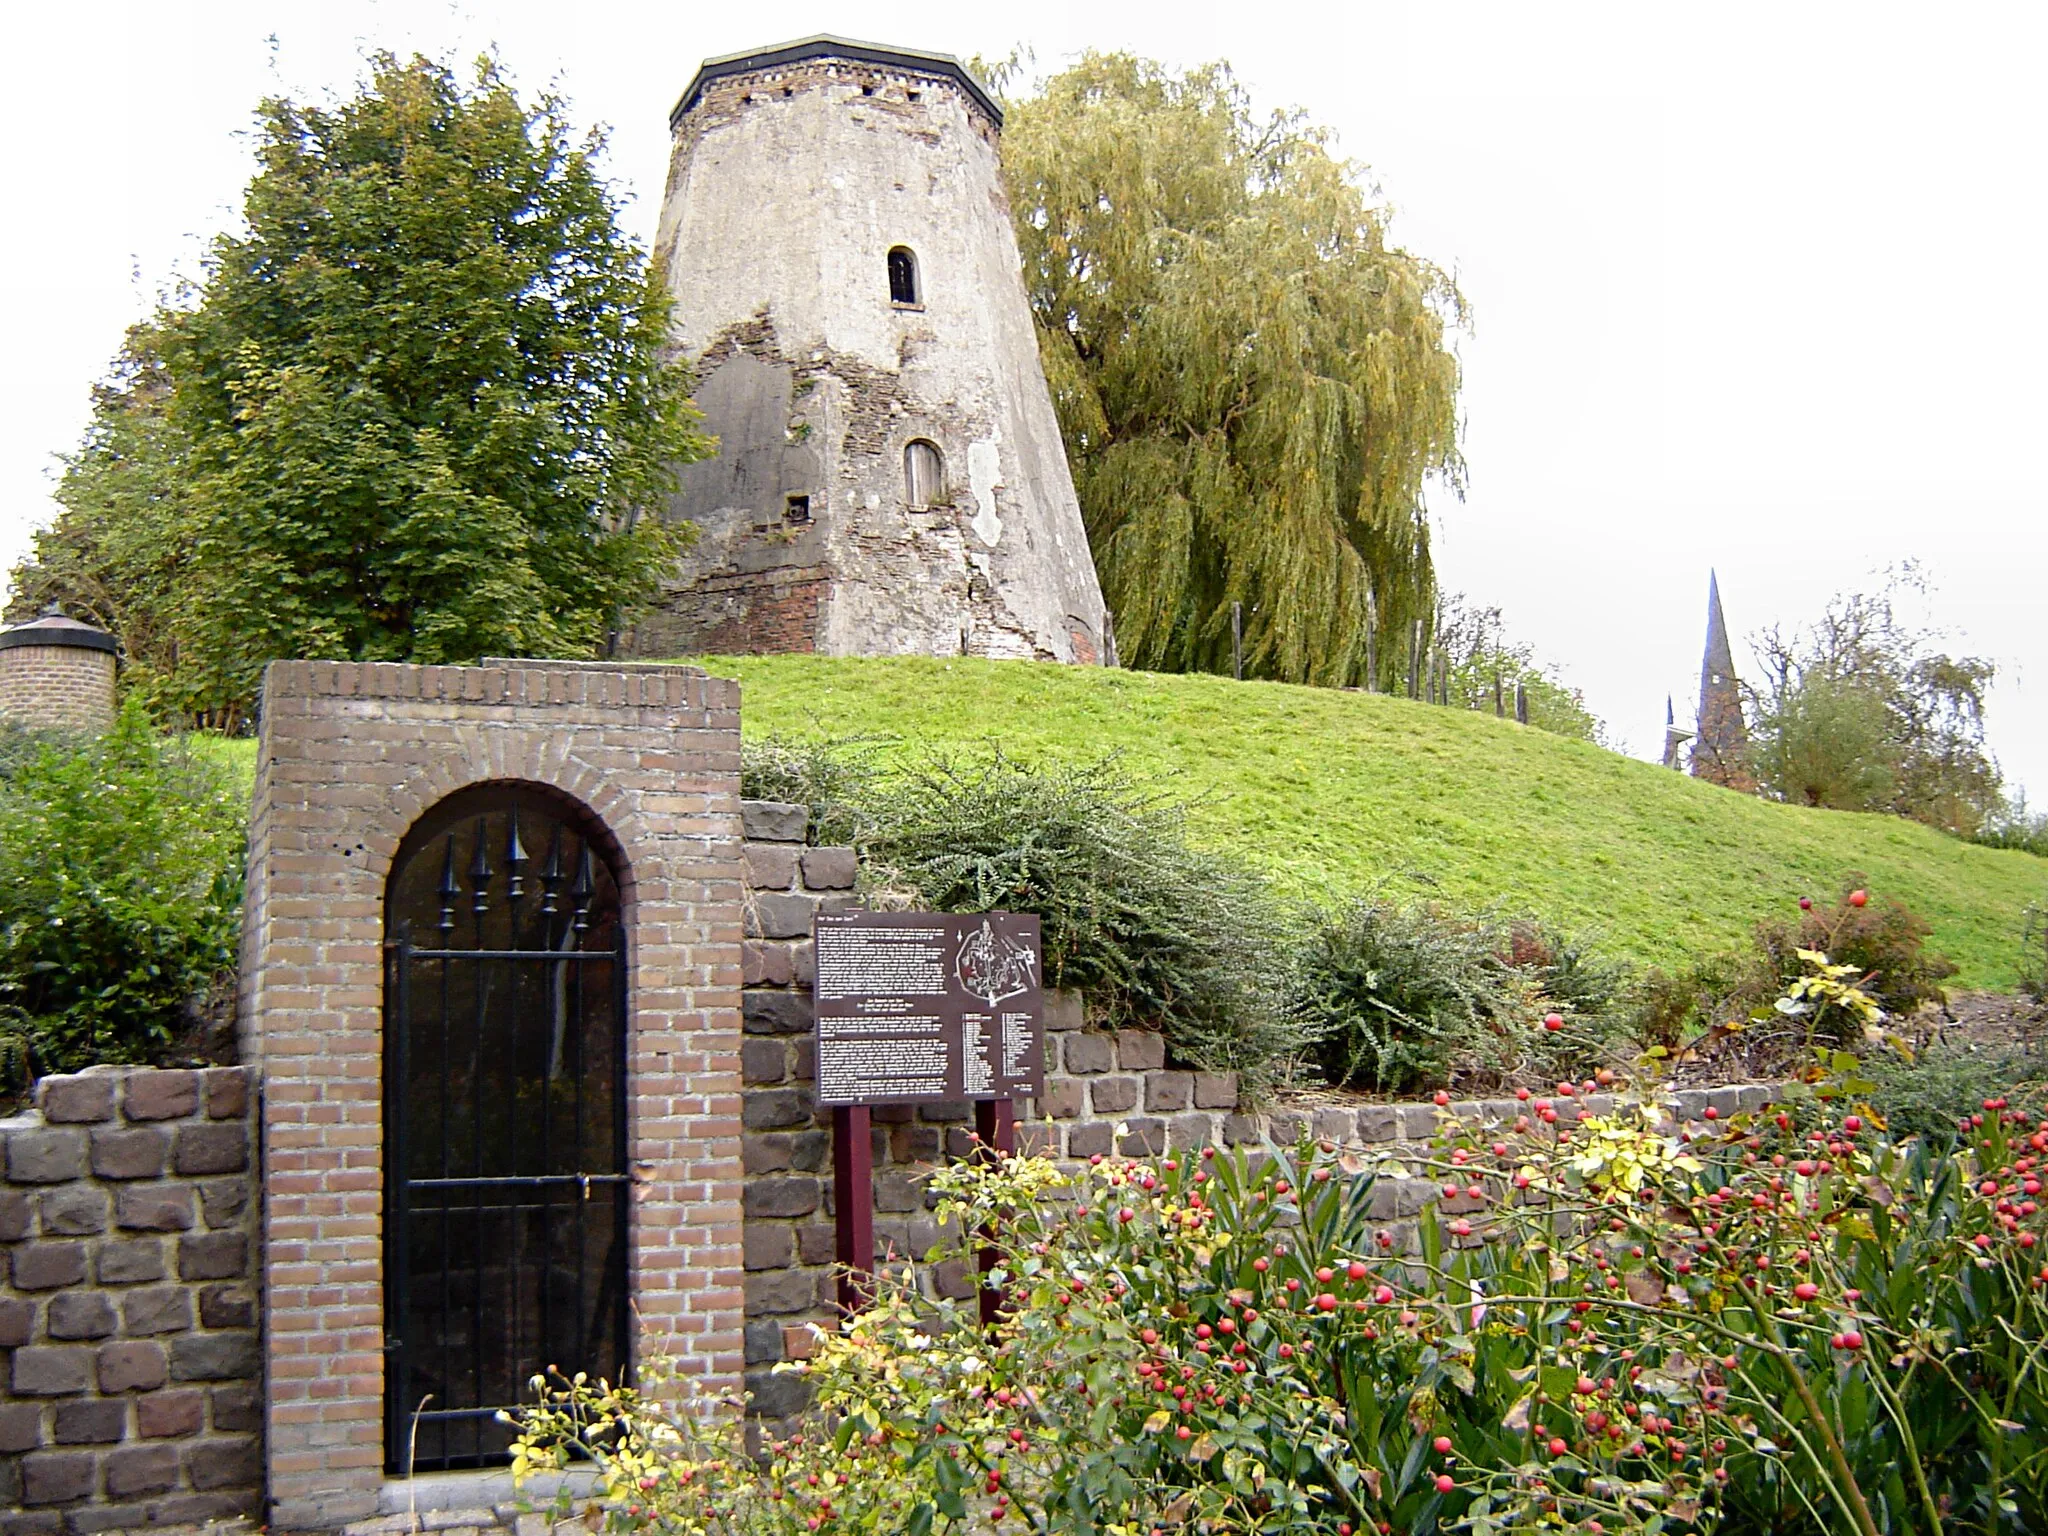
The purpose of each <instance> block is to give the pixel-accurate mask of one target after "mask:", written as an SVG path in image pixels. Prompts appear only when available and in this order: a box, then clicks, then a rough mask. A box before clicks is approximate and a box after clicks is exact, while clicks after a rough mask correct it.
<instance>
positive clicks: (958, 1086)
mask: <svg viewBox="0 0 2048 1536" xmlns="http://www.w3.org/2000/svg"><path fill="white" fill-rule="evenodd" d="M812 937H813V940H814V943H815V947H816V955H817V983H816V987H815V994H814V1000H815V1003H816V1014H817V1073H818V1079H817V1082H818V1103H819V1104H820V1105H821V1106H824V1107H829V1108H830V1109H831V1110H832V1189H833V1195H834V1199H835V1202H836V1215H835V1222H836V1227H837V1238H838V1255H839V1263H840V1266H841V1276H842V1278H841V1280H840V1285H839V1303H840V1305H841V1307H843V1308H845V1309H846V1310H848V1311H851V1310H854V1309H855V1308H857V1307H859V1306H860V1305H861V1304H862V1303H863V1302H864V1301H865V1299H866V1297H867V1296H868V1295H869V1294H871V1289H870V1287H871V1277H872V1275H873V1273H874V1254H875V1224H874V1147H873V1141H872V1133H871V1129H870V1124H869V1119H870V1117H869V1114H868V1108H869V1106H871V1105H874V1104H943V1103H958V1102H960V1101H961V1100H963V1099H966V1100H972V1101H973V1102H974V1106H975V1129H976V1131H977V1132H978V1134H979V1135H980V1137H981V1142H982V1145H983V1146H984V1147H986V1148H988V1149H990V1150H992V1151H994V1152H996V1153H999V1154H1001V1155H1004V1156H1008V1155H1010V1154H1013V1153H1014V1152H1015V1151H1016V1148H1017V1131H1016V1126H1017V1111H1016V1105H1015V1103H1014V1101H1015V1100H1016V1099H1018V1098H1037V1097H1039V1096H1040V1095H1042V1094H1043V1092H1044V1091H1045V993H1044V989H1043V986H1042V976H1041V965H1042V961H1041V958H1040V952H1039V929H1038V919H1037V918H1036V917H1033V916H1026V915H1019V914H1016V913H1010V912H977V913H951V912H830V913H820V914H819V915H818V916H817V918H816V919H815V920H814V923H813V927H812ZM994 1262H995V1260H994V1256H993V1255H992V1254H989V1253H986V1252H984V1254H983V1256H982V1265H981V1267H982V1269H983V1270H984V1271H986V1270H988V1269H991V1268H993V1267H994ZM995 1300H996V1298H995V1296H994V1294H993V1293H991V1292H986V1291H985V1292H983V1294H982V1315H983V1317H984V1318H988V1317H990V1316H992V1315H993V1308H994V1303H995Z"/></svg>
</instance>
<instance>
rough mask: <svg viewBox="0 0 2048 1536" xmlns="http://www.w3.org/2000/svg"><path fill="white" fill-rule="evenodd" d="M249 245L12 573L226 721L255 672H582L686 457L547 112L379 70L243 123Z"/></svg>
mask: <svg viewBox="0 0 2048 1536" xmlns="http://www.w3.org/2000/svg"><path fill="white" fill-rule="evenodd" d="M256 141H257V158H258V171H257V174H256V176H255V178H254V179H253V180H252V181H251V182H250V184H249V188H248V191H247V195H246V199H245V203H244V209H243V214H244V228H243V229H242V230H241V231H239V232H238V233H233V234H229V235H225V236H223V237H221V238H220V239H218V240H217V241H216V242H215V243H214V246H213V249H212V252H211V255H210V257H209V259H208V262H207V269H206V276H205V281H204V283H203V285H201V286H200V287H199V288H198V289H197V291H196V292H192V293H188V294H186V295H183V296H182V298H181V299H180V300H179V301H175V302H172V303H170V304H167V305H166V306H165V307H164V308H163V309H162V310H161V311H160V312H159V313H158V315H157V316H156V317H155V318H154V320H153V321H152V322H151V323H150V324H149V325H148V326H147V327H144V328H142V329H140V330H138V331H137V332H136V333H135V334H134V335H133V336H132V337H131V338H130V344H129V347H128V349H127V351H126V353H125V355H124V357H123V359H122V362H121V364H120V366H119V368H118V369H117V373H116V377H115V379H114V381H113V382H112V383H111V384H110V385H109V386H108V387H107V388H105V389H103V390H102V391H100V393H99V395H98V397H97V400H96V411H95V419H94V423H93V426H92V428H91V430H90V432H89V433H88V435H87V438H86V441H85V444H84V446H83V447H82V449H81V451H80V452H79V454H78V455H77V457H76V458H74V459H73V460H72V462H71V464H70V467H69V471H68V473H67V474H66V476H65V479H64V483H63V486H62V488H61V490H60V493H59V500H60V501H61V502H62V503H63V505H64V508H65V511H64V513H63V514H62V516H61V517H60V518H59V520H58V523H57V525H56V526H55V527H54V528H52V529H51V530H49V531H48V532H46V533H45V534H44V535H42V537H41V538H40V539H39V540H38V544H37V549H36V555H35V557H34V559H33V560H32V561H30V562H29V564H28V565H27V566H26V567H25V568H24V569H23V570H22V571H21V572H20V573H19V574H18V578H17V590H18V591H19V592H20V593H21V594H22V598H23V601H24V602H28V603H39V602H41V601H44V600H46V599H47V598H49V597H57V598H60V599H62V600H63V601H65V602H66V603H67V604H68V605H70V606H71V607H72V608H73V609H74V611H76V612H79V613H82V614H87V615H90V616H92V617H94V618H96V619H98V620H100V621H101V622H103V623H105V624H107V625H108V627H110V628H112V629H114V630H115V631H116V632H117V633H118V634H120V635H121V636H122V638H123V641H124V643H125V644H126V645H127V647H128V649H129V653H130V656H131V660H132V662H133V663H134V664H135V665H134V672H135V676H136V679H137V681H139V682H142V683H143V684H145V685H146V686H147V687H149V688H151V689H153V690H154V691H155V692H156V693H157V695H158V696H159V698H160V700H161V702H163V703H165V704H167V705H169V706H171V707H173V708H175V709H177V710H178V711H180V712H182V713H185V714H187V715H188V716H190V715H198V716H202V717H206V718H209V719H212V720H214V721H215V722H216V723H221V722H222V721H224V720H226V719H231V718H232V717H233V716H234V715H235V714H236V713H237V712H238V711H239V710H240V709H242V708H243V707H244V706H246V704H247V702H248V700H249V698H250V695H251V690H252V688H253V685H254V681H255V677H256V674H257V671H258V669H259V668H260V667H261V665H262V663H263V662H264V661H266V660H269V659H270V658H272V657H277V656H331V657H348V658H360V659H369V660H409V661H419V662H446V661H467V660H473V659H475V658H476V657H478V656H480V655H483V654H485V653H486V652H502V653H508V654H514V655H570V656H574V655H588V654H591V653H592V652H593V651H594V650H595V649H596V648H597V647H599V646H600V645H601V644H602V643H603V641H604V639H605V635H606V632H607V630H608V629H609V628H610V627H611V626H612V625H613V624H615V623H616V621H617V615H618V612H619V610H620V609H621V607H622V606H627V605H631V604H632V603H634V602H635V601H636V600H639V599H641V598H643V597H645V596H648V595H651V592H652V590H653V585H654V583H655V581H656V579H657V578H658V576H659V574H660V572H661V571H662V570H664V569H665V568H666V565H667V562H668V559H669V557H670V556H671V554H672V551H673V547H674V546H673V537H674V536H673V535H672V534H671V533H669V532H668V531H666V530H665V529H664V528H663V526H662V525H661V523H660V521H659V520H658V519H655V518H646V519H644V520H643V519H642V518H640V517H639V516H638V514H639V512H640V511H641V510H642V509H644V508H648V507H650V506H651V505H652V504H653V503H654V502H655V500H656V499H657V498H658V497H659V496H660V495H661V494H662V493H663V492H664V491H665V490H667V489H668V488H669V486H670V484H671V483H672V468H673V465H674V464H675V463H677V462H681V461H687V460H689V459H692V458H697V457H701V456H702V454H703V452H704V451H705V449H706V446H707V445H706V442H705V440H704V439H703V437H702V436H701V435H700V434H699V433H698V431H697V430H696V420H697V418H696V415H695V412H694V410H693V408H692V407H691V406H690V404H689V402H688V398H687V391H688V377H687V374H686V373H685V372H683V371H682V370H681V368H680V367H679V366H677V365H676V364H675V363H674V362H672V361H671V360H670V359H669V358H668V357H667V356H666V355H665V351H664V348H665V343H666V326H667V315H668V303H667V299H666V296H665V294H664V293H663V291H662V289H661V287H660V284H659V282H658V281H657V280H656V279H654V278H653V277H651V276H650V274H649V273H648V271H647V264H646V259H645V256H644V253H643V252H642V251H641V250H640V249H639V248H638V247H636V246H635V245H634V244H633V242H632V241H631V240H629V239H628V238H627V236H626V235H625V234H624V233H623V232H622V231H621V230H620V229H619V227H618V223H617V211H618V204H617V198H616V196H615V194H614V193H613V192H612V190H611V189H610V187H609V186H608V185H607V183H606V182H605V181H604V179H603V178H602V176H601V175H600V173H599V170H598V165H597V157H598V155H599V153H600V152H601V150H602V147H603V141H602V138H601V137H600V136H599V135H597V134H594V133H593V134H591V135H589V136H586V137H582V138H580V139H579V138H578V137H577V136H576V135H575V134H574V133H573V132H572V130H571V128H570V125H569V123H568V121H567V118H566V114H565V109H564V105H563V103H562V102H561V101H560V100H559V99H557V98H555V97H554V96H551V95H550V96H542V97H541V98H539V100H538V101H537V102H536V103H535V104H534V105H532V106H528V105H525V104H522V102H521V101H520V100H519V98H518V96H517V94H516V93H515V91H514V90H513V88H512V87H511V85H510V84H509V83H507V82H506V81H505V79H504V78H503V77H502V76H501V75H500V73H499V71H498V69H497V67H496V66H495V64H493V63H492V62H490V61H489V60H484V61H480V62H479V64H478V66H477V68H476V72H475V74H474V76H473V78H472V79H470V80H468V81H464V80H463V79H461V78H459V77H458V76H456V75H455V74H454V73H453V72H452V71H451V70H450V69H449V68H447V67H446V66H445V65H442V64H438V63H433V62H430V61H427V60H424V59H418V58H415V59H413V60H412V61H410V62H407V63H401V62H400V61H399V60H397V59H396V58H394V57H392V56H390V55H388V54H383V55H378V56H376V57H375V58H374V59H373V60H372V65H371V74H370V79H369V81H368V83H367V85H366V86H365V87H364V88H363V89H362V90H361V91H360V92H359V93H358V94H357V95H356V96H354V97H353V98H351V99H348V100H346V101H343V102H341V103H339V104H337V105H333V106H328V107H321V106H308V105H303V104H300V103H295V102H292V101H288V100H283V99H273V100H268V101H265V102H264V103H263V104H262V106H261V107H260V109H259V111H258V114H257V127H256Z"/></svg>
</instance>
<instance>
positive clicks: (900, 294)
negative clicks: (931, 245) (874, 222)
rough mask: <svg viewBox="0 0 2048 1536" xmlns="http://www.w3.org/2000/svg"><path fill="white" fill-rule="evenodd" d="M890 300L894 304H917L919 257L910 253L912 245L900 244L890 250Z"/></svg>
mask: <svg viewBox="0 0 2048 1536" xmlns="http://www.w3.org/2000/svg"><path fill="white" fill-rule="evenodd" d="M889 302H890V303H892V304H915V303H917V302H919V300H918V296H917V258H916V257H915V256H913V255H911V254H910V247H908V246H906V245H899V246H897V247H896V248H895V249H894V250H892V251H890V252H889Z"/></svg>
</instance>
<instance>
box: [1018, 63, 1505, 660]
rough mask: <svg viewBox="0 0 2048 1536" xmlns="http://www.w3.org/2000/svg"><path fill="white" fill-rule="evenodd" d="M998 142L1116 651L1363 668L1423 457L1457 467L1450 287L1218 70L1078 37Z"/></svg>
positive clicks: (1404, 590)
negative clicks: (1236, 608)
mask: <svg viewBox="0 0 2048 1536" xmlns="http://www.w3.org/2000/svg"><path fill="white" fill-rule="evenodd" d="M1003 165H1004V174H1005V177H1006V180H1007V182H1008V187H1009V193H1010V200H1011V211H1012V215H1013V218H1014V222H1015V225H1016V229H1017V237H1018V242H1019V245H1020V247H1021V248H1022V252H1023V257H1024V280H1025V286H1026V289H1027V291H1028V293H1029V296H1030V301H1031V307H1032V311H1033V314H1034V316H1035V318H1036V321H1037V326H1038V337H1039V353H1040V356H1041V358H1042V359H1043V361H1044V364H1045V370H1046V376H1047V379H1048V382H1049V383H1050V384H1051V386H1052V393H1053V403H1054V406H1055V408H1056V409H1057V411H1058V413H1059V419H1060V426H1061V431H1062V433H1063V434H1064V436H1065V439H1066V446H1067V457H1068V461H1069V463H1070V464H1071V465H1072V467H1073V471H1074V478H1075V483H1076V487H1077V489H1078V490H1079V493H1080V497H1081V506H1082V510H1083V512H1084V513H1085V514H1086V517H1087V522H1088V533H1089V538H1090V540H1091V542H1092V544H1093V546H1094V551H1095V560H1096V565H1097V568H1098V570H1099V571H1100V573H1101V576H1102V583H1103V589H1104V594H1105V596H1106V597H1107V598H1108V599H1109V603H1110V607H1111V609H1112V611H1113V612H1114V614H1115V618H1116V635H1117V644H1118V648H1119V650H1120V651H1121V653H1122V656H1123V659H1124V660H1125V661H1126V662H1127V663H1129V664H1132V665H1136V666H1141V667H1150V668H1157V669H1161V670H1167V671H1226V670H1228V669H1229V667H1230V665H1231V632H1230V622H1231V604H1232V603H1234V602H1235V603H1239V604H1241V605H1242V610H1243V622H1244V636H1245V639H1244V645H1245V657H1246V667H1247V671H1248V672H1250V673H1252V674H1255V675H1257V676H1261V677H1268V678H1278V679H1282V680H1286V681H1291V682H1313V683H1323V684H1350V683H1358V682H1362V681H1371V682H1374V683H1376V684H1378V685H1381V686H1384V685H1385V684H1386V682H1387V681H1388V680H1390V679H1391V678H1393V677H1395V676H1397V675H1402V672H1403V669H1404V668H1405V661H1404V660H1403V659H1402V657H1403V654H1404V653H1403V651H1402V647H1404V646H1405V645H1406V643H1407V640H1406V637H1407V636H1408V635H1409V634H1410V632H1411V625H1412V623H1413V621H1415V620H1416V619H1425V620H1426V619H1427V618H1428V617H1429V615H1430V612H1431V608H1432V605H1433V602H1434V598H1435V572H1434V568H1433V566H1432V564H1431V558H1430V547H1429V526H1428V519H1427V517H1426V514H1425V512H1424V508H1423V504H1422V491H1423V486H1424V483H1425V481H1427V480H1428V479H1430V478H1431V477H1432V476H1434V477H1438V478H1440V479H1442V480H1443V481H1445V482H1447V483H1448V484H1450V485H1452V486H1453V487H1457V486H1459V485H1460V484H1461V477H1462V470H1463V466H1462V462H1461V460H1460V458H1459V455H1458V447H1457V438H1458V422H1457V399H1458V382H1459V370H1458V361H1457V358H1456V357H1455V355H1454V354H1453V353H1452V351H1451V349H1450V346H1449V341H1448V338H1449V336H1450V333H1451V332H1453V331H1455V330H1456V329H1457V328H1458V327H1460V326H1462V325H1463V323H1464V321H1465V306H1464V300H1463V298H1462V297H1461V296H1460V294H1459V293H1458V290H1457V287H1456V286H1455V284H1453V282H1452V281H1451V279H1450V278H1449V277H1448V276H1447V275H1445V274H1444V273H1443V272H1441V271H1439V270H1438V269H1437V268H1436V267H1434V266H1432V265H1431V264H1430V263H1429V262H1427V261H1424V260H1422V259H1420V258H1418V257H1416V256H1414V255H1411V254H1409V253H1407V252H1405V251H1402V250H1400V249H1398V248H1396V247H1392V246H1390V245H1388V243H1387V237H1386V222H1387V216H1386V213H1385V210H1384V209H1382V208H1380V207H1378V206H1376V205H1375V204H1374V202H1373V201H1372V199H1371V198H1370V196H1369V195H1368V193H1367V191H1366V189H1365V188H1364V187H1363V186H1362V185H1361V183H1360V179H1359V176H1358V174H1357V168H1356V167H1354V166H1351V165H1349V164H1347V163H1345V162H1343V161H1341V160H1338V159H1336V158H1335V157H1334V156H1333V155H1332V154H1331V153H1330V148H1329V135H1328V134H1327V133H1326V132H1325V131H1324V130H1322V129H1319V128H1317V127H1315V126H1313V125H1311V124H1310V123H1308V122H1307V121H1306V120H1305V119H1304V118H1303V117H1302V116H1301V115H1300V114H1299V113H1286V112H1283V113H1277V114H1275V115H1273V116H1272V117H1270V118H1266V119H1260V118H1258V117H1256V116H1255V115H1254V114H1253V112H1252V110H1251V107H1250V104H1249V102H1248V100H1247V98H1246V95H1245V93H1244V91H1243V89H1242V88H1241V87H1240V86H1239V85H1238V84H1237V82H1236V80H1235V79H1234V78H1233V77H1232V75H1231V73H1230V70H1229V68H1228V67H1227V66H1225V65H1221V64H1216V65H1210V66H1208V67H1206V68H1202V69H1197V70H1193V71H1190V72H1188V73H1186V74H1178V75H1177V74H1174V73H1172V72H1170V71H1168V70H1167V69H1165V68H1164V67H1162V66H1160V65H1158V64H1154V63H1151V62H1148V61H1146V60H1142V59H1136V58H1132V57H1130V56H1129V55H1126V54H1108V55H1104V54H1089V55H1088V56H1086V57H1085V58H1083V59H1082V60H1081V62H1080V63H1078V64H1076V65H1075V66H1074V67H1072V68H1071V69H1068V70H1066V71H1065V72H1064V73H1061V74H1059V75H1056V76H1054V77H1053V78H1051V79H1050V80H1048V81H1046V82H1045V83H1044V86H1043V88H1042V89H1041V90H1040V91H1039V92H1038V93H1037V94H1035V95H1031V96H1028V97H1026V98H1024V99H1020V100H1016V101H1014V102H1012V103H1011V104H1010V106H1009V108H1008V113H1007V119H1006V123H1005V127H1004V134H1003Z"/></svg>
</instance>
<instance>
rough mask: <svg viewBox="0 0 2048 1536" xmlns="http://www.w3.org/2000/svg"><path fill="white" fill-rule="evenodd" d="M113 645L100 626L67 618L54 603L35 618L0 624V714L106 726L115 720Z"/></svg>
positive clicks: (51, 723) (71, 725)
mask: <svg viewBox="0 0 2048 1536" xmlns="http://www.w3.org/2000/svg"><path fill="white" fill-rule="evenodd" d="M116 649H117V647H116V645H115V641H114V637H113V636H112V635H110V634H108V633H107V632H106V631H105V630H104V629H101V628H99V627H98V626H96V625H92V624H86V623H82V622H80V621H79V620H77V619H71V618H66V617H65V616H64V614H63V613H62V612H60V611H59V610H58V608H57V606H56V605H55V604H54V603H53V604H51V605H50V607H49V608H48V609H46V610H45V611H44V612H43V615H42V617H40V618H36V619H30V620H29V621H28V622H27V623H25V624H15V625H11V626H10V627H8V628H6V629H0V715H5V716H7V717H8V718H10V719H13V720H18V721H20V722H21V723H22V724H24V725H34V726H45V727H57V728H60V729H66V730H90V731H100V730H105V729H106V728H107V727H108V726H109V725H111V724H112V723H113V720H114V665H115V651H116Z"/></svg>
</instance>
